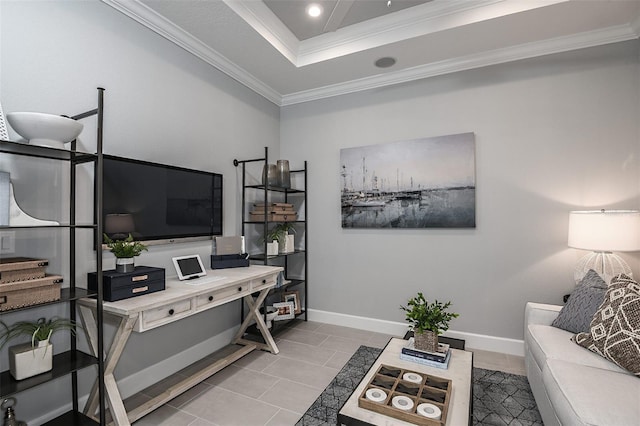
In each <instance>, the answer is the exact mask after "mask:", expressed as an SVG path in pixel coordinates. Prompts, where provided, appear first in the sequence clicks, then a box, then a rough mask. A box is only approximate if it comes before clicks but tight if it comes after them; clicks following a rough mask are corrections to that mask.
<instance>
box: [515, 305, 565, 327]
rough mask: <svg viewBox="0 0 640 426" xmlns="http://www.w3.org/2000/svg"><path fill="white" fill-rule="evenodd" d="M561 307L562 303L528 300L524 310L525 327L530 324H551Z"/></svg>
mask: <svg viewBox="0 0 640 426" xmlns="http://www.w3.org/2000/svg"><path fill="white" fill-rule="evenodd" d="M561 309H562V306H560V305H548V304H545V303H534V302H527V306H526V307H525V310H524V324H525V327H526V326H528V325H530V324H542V325H551V323H552V322H553V320H554V319H556V317H557V316H558V313H559V312H560V310H561Z"/></svg>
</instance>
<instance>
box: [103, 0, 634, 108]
mask: <svg viewBox="0 0 640 426" xmlns="http://www.w3.org/2000/svg"><path fill="white" fill-rule="evenodd" d="M387 1H388V0H321V1H316V3H318V4H320V5H321V7H322V8H323V12H324V14H323V15H322V16H321V17H319V19H318V20H317V21H313V20H312V18H310V17H308V16H307V15H306V14H305V11H306V8H307V6H308V5H309V3H312V2H311V1H306V0H266V1H259V0H103V2H104V3H106V4H108V5H110V6H112V7H114V8H115V9H117V10H119V11H121V12H122V13H124V14H126V15H127V16H130V17H131V18H133V19H135V20H136V21H138V22H139V23H141V24H142V25H144V26H146V27H148V28H150V29H152V30H153V31H156V32H157V33H158V34H160V35H162V36H163V37H165V38H167V39H169V40H170V41H172V42H174V43H176V44H177V45H179V46H181V47H182V48H184V49H186V50H188V51H189V52H191V53H192V54H194V55H196V56H198V57H199V58H201V59H202V60H204V61H206V62H208V63H209V64H211V65H213V66H214V67H216V68H218V69H220V70H221V71H223V72H225V73H226V74H228V75H229V76H231V77H232V78H234V79H236V80H238V81H239V82H241V83H242V84H244V85H246V86H247V87H249V88H251V89H252V90H254V91H256V92H257V93H259V94H261V95H262V96H264V97H266V98H267V99H269V100H270V101H272V102H274V103H276V104H278V105H290V104H295V103H299V102H305V101H310V100H315V99H321V98H325V97H329V96H337V95H341V94H345V93H351V92H355V91H359V90H367V89H371V88H375V87H381V86H386V85H390V84H398V83H402V82H406V81H411V80H416V79H420V78H427V77H431V76H435V75H441V74H445V73H450V72H456V71H461V70H465V69H471V68H477V67H482V66H488V65H493V64H498V63H504V62H508V61H513V60H518V59H524V58H530V57H535V56H540V55H546V54H551V53H557V52H563V51H568V50H574V49H580V48H585V47H590V46H597V45H602V44H607V43H614V42H619V41H624V40H631V39H637V38H638V35H639V34H640V2H639V1H638V0H616V1H607V0H536V1H531V0H431V1H419V0H406V1H403V0H392V1H391V5H390V6H389V7H388V6H387ZM385 57H391V58H394V59H395V61H396V62H395V64H394V65H392V66H390V67H387V68H379V67H376V66H375V65H374V63H375V62H376V60H378V59H380V58H385Z"/></svg>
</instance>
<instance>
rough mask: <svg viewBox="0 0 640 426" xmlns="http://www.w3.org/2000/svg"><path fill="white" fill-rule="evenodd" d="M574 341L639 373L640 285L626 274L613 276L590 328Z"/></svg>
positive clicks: (637, 374)
mask: <svg viewBox="0 0 640 426" xmlns="http://www.w3.org/2000/svg"><path fill="white" fill-rule="evenodd" d="M574 341H575V342H576V343H577V344H579V345H580V346H584V347H585V348H587V349H589V350H590V351H593V352H595V353H597V354H599V355H601V356H603V357H605V358H607V359H608V360H611V361H613V362H615V363H616V364H617V365H619V366H620V367H622V368H624V369H627V370H629V371H630V372H632V373H633V374H635V375H636V376H640V285H638V283H637V282H636V281H634V280H633V279H632V278H630V277H628V276H626V275H624V274H620V275H618V276H617V277H615V278H614V279H612V280H611V285H609V288H608V289H607V293H606V294H605V298H604V302H603V303H602V306H600V308H599V309H598V311H597V312H596V314H595V315H594V317H593V321H591V325H590V327H589V331H588V332H587V333H579V334H577V335H576V336H575V337H574Z"/></svg>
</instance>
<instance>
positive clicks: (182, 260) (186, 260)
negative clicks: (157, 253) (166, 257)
mask: <svg viewBox="0 0 640 426" xmlns="http://www.w3.org/2000/svg"><path fill="white" fill-rule="evenodd" d="M172 260H173V266H175V267H176V272H177V273H178V278H179V279H181V280H189V279H192V278H198V277H203V276H205V275H207V271H206V270H205V269H204V266H203V265H202V260H200V255H198V254H192V255H189V256H178V257H174V258H172Z"/></svg>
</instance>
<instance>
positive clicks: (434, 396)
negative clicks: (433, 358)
mask: <svg viewBox="0 0 640 426" xmlns="http://www.w3.org/2000/svg"><path fill="white" fill-rule="evenodd" d="M407 373H409V374H414V375H417V376H418V377H420V381H419V382H418V383H416V382H412V381H407V380H404V379H403V377H404V375H405V374H407ZM369 389H379V390H382V391H383V392H384V393H385V394H386V398H384V400H381V401H379V402H374V401H372V400H370V399H368V398H367V396H366V394H367V391H368V390H369ZM396 396H400V397H404V398H405V399H406V398H408V399H409V400H411V401H412V403H413V407H412V408H411V409H408V410H402V409H399V408H396V407H394V406H393V404H392V400H393V398H394V397H396ZM450 400H451V380H449V379H444V378H442V377H437V376H432V375H431V374H426V373H419V372H416V371H411V370H407V369H404V368H398V367H392V366H389V365H384V364H382V365H380V367H379V368H378V371H377V372H376V374H375V375H374V376H373V378H372V379H371V381H370V382H369V383H368V384H367V386H366V387H365V389H364V391H363V392H362V394H361V395H360V397H359V398H358V406H359V407H362V408H366V409H367V410H371V411H375V412H376V413H380V414H384V415H385V416H390V417H394V418H396V419H400V420H403V421H405V422H409V423H413V424H416V425H424V426H444V425H445V424H446V422H447V411H448V410H449V401H450ZM422 403H428V404H432V405H434V406H436V407H438V408H439V409H440V411H441V413H442V414H441V417H440V419H431V418H428V417H424V416H422V415H420V414H418V413H417V407H418V406H419V405H420V404H422Z"/></svg>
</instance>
